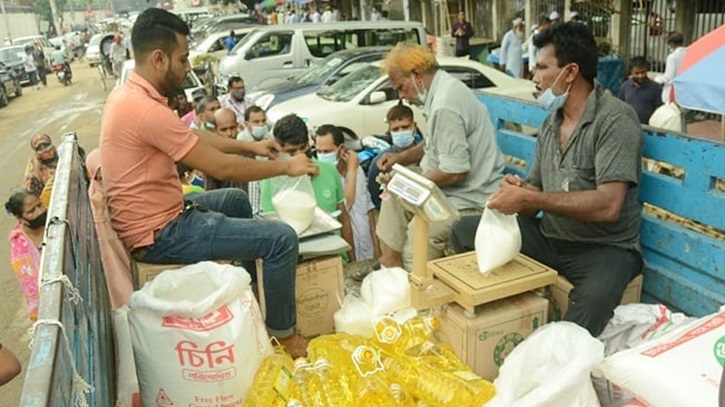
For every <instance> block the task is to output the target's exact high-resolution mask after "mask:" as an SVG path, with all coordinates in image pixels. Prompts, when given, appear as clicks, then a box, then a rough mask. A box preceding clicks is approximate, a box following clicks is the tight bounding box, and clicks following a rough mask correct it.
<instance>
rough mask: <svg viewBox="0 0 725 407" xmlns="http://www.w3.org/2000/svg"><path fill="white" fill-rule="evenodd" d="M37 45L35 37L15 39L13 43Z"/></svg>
mask: <svg viewBox="0 0 725 407" xmlns="http://www.w3.org/2000/svg"><path fill="white" fill-rule="evenodd" d="M28 44H30V45H35V38H23V39H22V40H19V39H15V40H13V45H28Z"/></svg>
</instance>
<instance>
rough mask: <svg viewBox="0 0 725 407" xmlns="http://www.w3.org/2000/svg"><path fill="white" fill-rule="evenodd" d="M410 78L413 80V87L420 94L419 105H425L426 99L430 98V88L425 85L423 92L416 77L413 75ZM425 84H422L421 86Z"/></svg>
mask: <svg viewBox="0 0 725 407" xmlns="http://www.w3.org/2000/svg"><path fill="white" fill-rule="evenodd" d="M410 80H411V81H413V87H414V88H415V92H416V93H417V94H418V105H419V106H423V105H425V100H426V99H427V98H428V90H427V89H425V87H423V91H422V92H421V91H420V89H418V84H417V83H415V78H413V76H412V75H411V77H410ZM422 86H423V85H422V84H421V87H422Z"/></svg>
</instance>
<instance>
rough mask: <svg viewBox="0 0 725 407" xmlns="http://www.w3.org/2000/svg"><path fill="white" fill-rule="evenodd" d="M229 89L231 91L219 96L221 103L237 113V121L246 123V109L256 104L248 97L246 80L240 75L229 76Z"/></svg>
mask: <svg viewBox="0 0 725 407" xmlns="http://www.w3.org/2000/svg"><path fill="white" fill-rule="evenodd" d="M227 89H229V92H228V93H227V94H226V95H222V96H220V97H219V104H220V105H221V107H226V108H229V109H231V110H232V111H233V112H234V114H235V115H237V123H239V124H242V123H244V111H245V110H247V108H248V107H249V106H252V105H254V102H252V100H251V99H249V98H247V93H246V90H245V88H244V80H243V79H242V78H240V77H238V76H232V77H230V78H229V80H228V81H227Z"/></svg>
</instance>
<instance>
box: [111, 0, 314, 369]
mask: <svg viewBox="0 0 725 407" xmlns="http://www.w3.org/2000/svg"><path fill="white" fill-rule="evenodd" d="M187 35H189V28H188V26H187V25H186V24H185V23H184V22H183V21H182V20H181V19H180V18H179V17H177V16H175V15H174V14H171V13H169V12H167V11H165V10H161V9H157V8H151V9H148V10H146V11H144V12H143V13H141V14H140V15H139V17H138V20H137V21H136V23H135V24H134V26H133V32H132V45H133V53H134V55H135V57H136V67H135V69H134V72H133V73H132V74H131V76H130V77H129V79H128V80H127V81H126V82H125V83H124V84H123V85H122V86H121V87H119V88H117V89H115V90H114V91H113V92H111V94H110V95H109V96H108V100H107V101H106V106H105V109H104V111H103V119H102V125H101V142H100V145H101V147H100V148H101V162H102V168H103V178H104V181H105V186H106V191H107V196H108V206H109V208H110V213H111V223H112V225H113V228H114V229H115V230H116V232H117V233H118V236H119V237H120V238H121V240H123V242H124V244H125V246H126V248H127V250H129V251H130V252H131V256H132V257H133V258H134V259H136V260H139V261H144V262H148V263H160V264H164V263H181V264H189V263H196V262H199V261H203V260H239V261H243V262H245V265H248V267H247V269H248V270H250V271H252V270H253V261H254V260H255V259H258V258H261V259H262V260H263V261H264V287H265V295H266V297H267V299H268V301H267V304H268V305H267V320H266V323H267V329H268V332H269V334H270V335H273V336H276V337H277V338H278V339H280V342H281V343H282V344H283V345H285V346H286V347H287V349H288V350H289V352H290V353H291V354H292V355H293V356H295V357H296V356H301V355H304V353H305V347H306V343H305V341H304V339H303V338H301V337H300V336H299V335H297V334H295V323H296V320H295V319H296V310H295V297H294V294H295V268H296V263H297V256H298V242H297V235H296V234H295V232H294V230H293V229H292V228H291V227H290V226H288V225H286V224H284V223H281V222H274V221H264V220H253V219H250V218H251V216H252V211H251V207H250V204H249V199H248V198H247V196H246V194H245V193H244V191H242V190H239V189H221V190H216V191H210V192H207V193H204V194H197V195H194V196H193V197H192V198H187V200H184V197H183V196H182V192H181V184H180V181H179V177H178V174H177V172H176V162H182V163H184V164H186V165H188V166H190V167H191V168H195V169H198V170H200V171H203V172H204V173H206V174H209V175H211V176H213V177H214V178H217V179H220V180H231V181H254V180H260V179H264V178H269V177H274V176H278V175H289V176H298V175H303V174H315V173H317V166H316V165H315V164H314V163H313V162H312V161H311V160H310V159H309V158H307V157H306V156H304V155H300V156H299V157H294V158H292V159H290V160H287V161H279V160H270V161H257V160H253V159H249V158H245V157H243V156H241V154H245V153H246V154H250V155H252V156H255V155H263V156H269V157H272V158H274V156H275V155H276V153H277V151H279V146H278V145H277V144H276V143H275V142H274V141H271V140H267V141H260V142H243V141H237V140H232V139H227V138H224V137H219V136H217V135H214V134H211V133H207V132H204V131H200V132H199V133H198V134H195V133H194V132H193V131H192V130H190V129H188V128H187V127H186V126H184V124H183V123H182V122H181V121H180V120H179V118H178V117H176V115H174V112H173V111H171V110H170V109H169V108H168V106H167V104H166V97H164V96H163V95H165V94H167V93H168V92H170V91H172V90H174V89H177V88H178V87H180V86H181V84H182V82H183V80H184V78H185V77H186V75H187V73H188V72H189V71H190V70H191V66H190V64H189V59H188V57H189V44H188V42H187V39H186V36H187ZM251 274H252V275H254V274H255V273H254V272H252V273H251Z"/></svg>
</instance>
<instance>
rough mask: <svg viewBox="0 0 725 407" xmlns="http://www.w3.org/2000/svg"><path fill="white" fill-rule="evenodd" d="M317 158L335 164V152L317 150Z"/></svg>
mask: <svg viewBox="0 0 725 407" xmlns="http://www.w3.org/2000/svg"><path fill="white" fill-rule="evenodd" d="M317 160H318V161H320V162H323V163H330V164H335V165H337V152H335V151H331V152H329V153H321V152H319V151H318V152H317Z"/></svg>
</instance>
